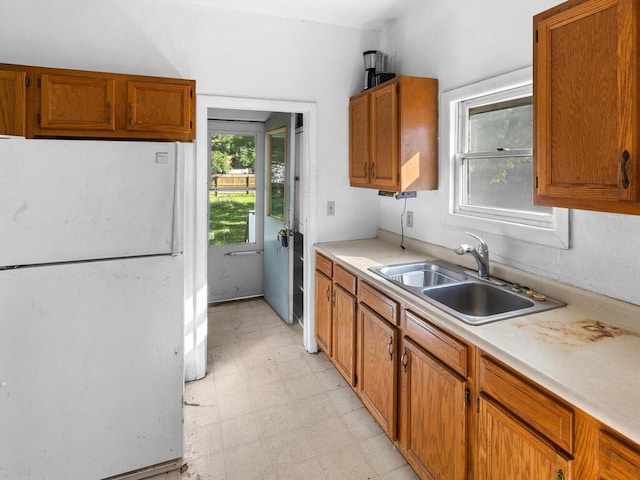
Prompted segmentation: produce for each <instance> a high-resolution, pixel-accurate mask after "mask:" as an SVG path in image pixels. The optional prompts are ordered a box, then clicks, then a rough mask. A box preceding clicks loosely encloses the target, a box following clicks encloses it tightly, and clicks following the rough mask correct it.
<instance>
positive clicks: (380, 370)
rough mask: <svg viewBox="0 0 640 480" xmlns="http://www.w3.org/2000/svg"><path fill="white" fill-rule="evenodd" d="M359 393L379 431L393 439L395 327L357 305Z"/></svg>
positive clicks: (365, 307)
mask: <svg viewBox="0 0 640 480" xmlns="http://www.w3.org/2000/svg"><path fill="white" fill-rule="evenodd" d="M358 347H359V349H358V352H359V357H360V362H359V367H358V368H359V369H360V371H359V373H358V393H359V394H360V398H361V400H362V403H364V404H365V406H366V407H367V408H368V409H369V411H370V412H371V414H372V415H373V416H374V418H375V419H376V420H377V421H378V423H379V424H380V426H381V427H382V429H383V430H384V431H385V432H386V433H387V435H389V437H391V439H392V440H395V436H396V414H397V406H398V405H397V390H398V388H397V387H398V384H397V376H396V366H397V357H398V355H397V336H396V328H395V327H394V326H392V325H391V324H389V323H388V322H387V321H385V320H384V319H383V318H382V317H380V316H379V315H378V314H377V313H375V312H374V311H373V310H371V309H370V308H369V307H367V306H366V305H365V304H363V303H361V304H360V314H359V316H358Z"/></svg>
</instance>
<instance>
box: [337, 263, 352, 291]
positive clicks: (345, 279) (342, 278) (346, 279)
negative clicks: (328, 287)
mask: <svg viewBox="0 0 640 480" xmlns="http://www.w3.org/2000/svg"><path fill="white" fill-rule="evenodd" d="M333 281H334V283H336V284H337V285H340V286H341V287H342V288H343V289H345V290H346V291H347V292H349V293H350V294H351V295H355V294H356V287H357V279H356V276H355V275H352V274H351V273H349V272H347V271H346V270H345V269H344V268H342V267H341V266H340V265H336V266H335V268H334V270H333Z"/></svg>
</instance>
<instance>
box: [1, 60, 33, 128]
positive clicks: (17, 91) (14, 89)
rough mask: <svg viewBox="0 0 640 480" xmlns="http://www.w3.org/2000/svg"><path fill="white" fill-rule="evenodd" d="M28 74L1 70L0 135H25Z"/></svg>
mask: <svg viewBox="0 0 640 480" xmlns="http://www.w3.org/2000/svg"><path fill="white" fill-rule="evenodd" d="M26 78H27V74H26V72H14V71H9V70H6V71H5V70H0V134H4V135H17V136H21V137H23V136H24V135H25V118H26V109H27V97H26V92H25V81H26Z"/></svg>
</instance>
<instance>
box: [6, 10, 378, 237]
mask: <svg viewBox="0 0 640 480" xmlns="http://www.w3.org/2000/svg"><path fill="white" fill-rule="evenodd" d="M205 4H206V2H198V1H197V0H193V1H181V0H173V1H169V0H135V1H131V0H109V1H105V2H87V1H85V0H57V1H56V2H43V1H41V0H21V1H19V2H16V1H12V0H0V11H1V12H2V15H0V62H4V63H19V64H32V65H42V66H52V67H63V68H75V69H86V70H98V71H114V72H123V73H136V74H145V75H156V76H176V77H184V78H192V79H195V80H196V89H197V92H198V93H206V94H212V95H223V96H233V97H252V98H263V99H279V100H296V101H307V102H317V104H318V142H317V145H318V152H317V158H318V168H317V178H316V179H314V180H315V182H316V184H317V206H318V210H319V211H318V219H319V224H318V232H319V234H318V238H317V240H318V241H326V240H331V239H337V238H341V239H344V238H359V237H363V236H369V237H371V236H374V235H375V230H376V227H377V202H375V201H373V200H372V199H374V198H375V196H374V194H373V192H369V191H365V190H353V189H350V188H349V182H348V149H347V142H348V99H349V97H350V96H351V95H352V94H354V93H355V92H357V91H358V90H359V89H360V87H361V83H362V78H363V65H362V63H363V62H362V51H364V50H366V49H368V48H371V47H372V46H373V47H374V48H375V46H376V45H375V43H377V40H378V36H377V35H376V34H374V33H368V34H363V33H362V32H361V31H360V30H357V29H352V28H345V27H334V26H328V25H322V24H314V23H310V22H302V21H294V20H287V19H282V18H275V17H264V16H252V15H248V14H246V13H233V12H229V11H225V10H220V9H218V8H215V7H208V6H206V5H205ZM328 200H334V201H335V202H336V215H335V216H334V217H327V215H326V202H327V201H328Z"/></svg>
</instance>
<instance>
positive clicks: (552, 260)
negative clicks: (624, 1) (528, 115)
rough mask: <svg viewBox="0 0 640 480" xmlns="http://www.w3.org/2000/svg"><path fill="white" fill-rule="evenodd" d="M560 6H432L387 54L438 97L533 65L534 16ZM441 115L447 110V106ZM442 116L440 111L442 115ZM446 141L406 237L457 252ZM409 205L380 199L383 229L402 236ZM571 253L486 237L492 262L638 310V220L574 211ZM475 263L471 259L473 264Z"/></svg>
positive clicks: (509, 1) (394, 28) (469, 0)
mask: <svg viewBox="0 0 640 480" xmlns="http://www.w3.org/2000/svg"><path fill="white" fill-rule="evenodd" d="M559 3H561V2H560V1H558V0H536V1H533V0H527V1H513V0H485V1H483V2H477V1H473V0H453V1H447V2H443V1H436V0H427V1H425V2H422V3H421V4H420V5H419V6H417V7H416V8H414V9H412V10H411V11H409V12H407V14H406V15H405V16H404V17H403V18H402V19H400V20H398V21H396V22H395V23H393V24H391V25H389V26H388V27H387V28H386V29H385V31H384V33H383V38H382V44H381V47H382V49H383V50H384V51H385V52H390V53H393V52H398V59H397V62H398V69H397V71H398V72H399V73H402V74H405V75H418V76H432V77H436V78H438V80H439V86H440V92H443V91H447V90H451V89H453V88H457V87H460V86H463V85H467V84H469V83H474V82H476V81H479V80H482V79H485V78H489V77H493V76H496V75H499V74H502V73H506V72H510V71H513V70H517V69H520V68H522V67H526V66H529V65H531V63H532V44H531V38H532V17H533V15H535V14H536V13H539V12H541V11H543V10H546V9H547V8H550V7H552V6H554V5H556V4H559ZM441 109H442V106H441ZM441 111H442V110H441ZM444 142H445V140H444V139H443V138H442V137H441V138H440V188H439V190H438V191H435V192H419V193H418V197H417V198H416V199H410V200H408V201H407V210H411V211H413V212H414V225H415V227H414V228H413V229H406V228H405V235H407V236H410V237H412V238H416V239H419V240H424V241H427V242H431V243H434V244H437V245H442V246H445V247H451V248H455V247H456V246H457V245H459V244H460V243H463V242H464V243H470V241H471V240H472V239H471V238H469V237H467V236H466V235H465V234H464V228H454V227H451V226H450V225H445V223H444V217H445V215H446V212H447V209H448V197H449V185H448V180H449V174H448V169H449V164H448V159H447V158H446V154H445V155H443V153H445V152H444V149H443V146H444V144H445V143H444ZM402 207H403V202H401V201H397V200H393V199H381V200H380V225H381V228H384V229H386V230H390V231H393V232H396V233H400V214H401V213H402ZM570 228H571V231H570V235H571V248H569V249H568V250H560V249H556V248H551V247H544V246H541V245H536V244H533V243H528V242H523V241H515V240H510V239H508V238H505V237H500V236H497V235H489V234H483V233H482V232H477V233H479V234H480V235H481V236H483V237H484V238H485V240H486V241H487V242H488V244H489V248H490V253H491V258H492V260H494V261H498V262H500V263H505V264H508V265H513V266H515V267H517V268H521V269H523V270H527V271H530V272H534V273H536V274H540V275H542V276H544V277H548V278H551V279H554V280H558V281H561V282H565V283H569V284H571V285H575V286H578V287H581V288H584V289H587V290H591V291H595V292H599V293H602V294H605V295H608V296H611V297H615V298H619V299H621V300H625V301H629V302H632V303H635V304H640V289H639V288H638V287H637V282H638V278H639V276H640V255H639V254H638V252H637V250H636V248H637V247H638V246H639V245H640V243H639V242H638V238H640V216H631V215H616V214H607V213H600V212H587V211H578V210H575V211H572V212H571V227H570ZM469 260H470V261H471V263H472V264H473V260H472V259H469Z"/></svg>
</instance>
